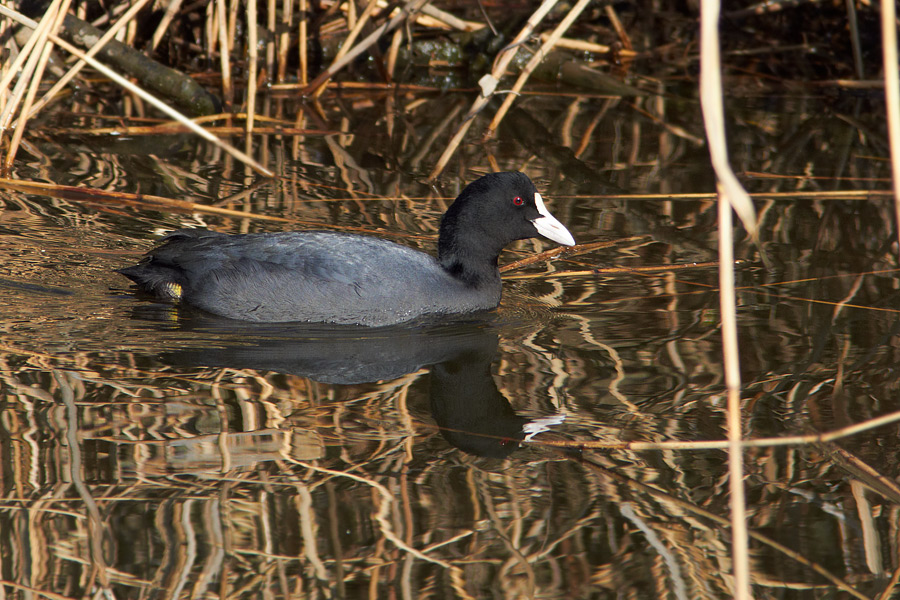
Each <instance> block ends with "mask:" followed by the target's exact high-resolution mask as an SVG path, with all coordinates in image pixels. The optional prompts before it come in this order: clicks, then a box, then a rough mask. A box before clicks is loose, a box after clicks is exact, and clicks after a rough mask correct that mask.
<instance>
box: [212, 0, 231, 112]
mask: <svg viewBox="0 0 900 600" xmlns="http://www.w3.org/2000/svg"><path fill="white" fill-rule="evenodd" d="M226 10H227V9H226V7H225V0H216V7H215V11H216V22H217V23H218V24H219V66H220V67H221V69H222V99H223V100H224V102H225V112H229V113H230V112H231V110H232V106H233V105H234V85H233V84H232V82H231V51H230V49H229V48H228V44H229V38H228V24H227V19H226V18H225V11H226Z"/></svg>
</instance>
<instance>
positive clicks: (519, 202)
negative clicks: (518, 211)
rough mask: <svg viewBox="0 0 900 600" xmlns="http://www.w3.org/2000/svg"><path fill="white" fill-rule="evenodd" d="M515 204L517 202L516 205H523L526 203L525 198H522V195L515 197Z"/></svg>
mask: <svg viewBox="0 0 900 600" xmlns="http://www.w3.org/2000/svg"><path fill="white" fill-rule="evenodd" d="M513 204H515V205H516V206H522V205H523V204H525V200H523V199H522V196H516V197H515V198H513Z"/></svg>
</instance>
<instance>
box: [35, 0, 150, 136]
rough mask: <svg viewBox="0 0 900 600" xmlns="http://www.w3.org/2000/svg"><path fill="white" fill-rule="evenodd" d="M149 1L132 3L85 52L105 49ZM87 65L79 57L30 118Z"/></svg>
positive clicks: (95, 52)
mask: <svg viewBox="0 0 900 600" xmlns="http://www.w3.org/2000/svg"><path fill="white" fill-rule="evenodd" d="M148 1H149V0H138V1H137V2H135V3H134V5H132V6H131V8H129V9H128V11H127V12H126V13H125V14H124V15H122V17H121V18H120V19H118V20H117V21H116V22H115V23H114V24H113V26H112V27H110V28H109V31H107V32H106V33H104V34H103V35H102V36H101V37H100V39H99V40H97V43H96V44H94V45H93V46H91V48H90V49H89V50H88V51H87V52H86V53H85V54H86V56H91V57H93V56H95V55H96V54H97V53H98V52H100V50H102V49H103V47H104V46H105V45H106V43H107V42H108V41H109V40H111V39H113V37H115V35H116V34H117V33H118V32H119V30H120V29H122V28H123V27H125V26H126V25H128V24H129V23H130V22H131V20H132V19H134V17H135V16H136V15H137V13H138V12H140V10H141V9H142V8H144V5H145V4H147V2H148ZM85 65H87V63H86V62H85V61H83V60H81V59H79V60H78V62H76V63H75V64H74V65H72V68H71V69H69V70H68V71H66V74H65V75H63V76H62V77H61V78H60V80H59V81H57V82H56V83H55V84H53V87H51V88H50V89H49V90H48V91H47V93H46V94H44V95H43V96H42V97H41V99H40V100H38V101H37V102H35V104H34V106H32V107H31V110H30V111H28V118H29V119H30V118H32V117H34V116H35V115H36V114H37V113H38V112H39V111H40V110H41V109H42V108H44V107H45V106H47V104H49V103H50V102H51V101H52V100H53V98H55V97H56V95H57V94H59V92H61V91H62V90H63V88H65V87H66V85H68V84H69V82H70V81H71V80H72V78H73V77H75V75H77V74H78V73H79V71H81V69H83V68H84V67H85Z"/></svg>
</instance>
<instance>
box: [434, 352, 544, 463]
mask: <svg viewBox="0 0 900 600" xmlns="http://www.w3.org/2000/svg"><path fill="white" fill-rule="evenodd" d="M496 341H497V339H496V338H494V339H493V342H494V343H493V344H492V345H491V346H490V347H487V346H486V345H485V346H484V347H482V348H470V349H466V350H464V351H463V352H460V353H459V354H457V355H456V356H454V357H453V358H451V359H450V360H446V361H444V362H442V363H440V364H436V365H434V366H433V367H431V414H432V415H433V416H434V420H435V421H437V424H438V426H439V427H440V428H441V434H442V435H443V436H444V439H446V440H447V441H448V442H450V443H451V444H453V445H454V446H456V447H457V448H459V449H460V450H465V451H466V452H470V453H472V454H477V455H479V456H489V457H493V458H503V457H504V456H508V455H509V454H510V453H511V452H512V451H513V450H515V449H516V448H518V446H519V442H520V441H521V440H522V439H523V438H524V437H525V432H524V431H523V429H522V428H523V426H524V425H525V424H526V423H527V422H528V419H526V418H524V417H520V416H518V415H516V412H515V411H514V410H513V408H512V406H511V405H510V403H509V400H507V399H506V396H504V395H503V394H501V393H500V390H498V389H497V383H496V382H495V381H494V378H493V376H492V375H491V361H492V360H493V358H494V353H495V351H496V348H497V344H496Z"/></svg>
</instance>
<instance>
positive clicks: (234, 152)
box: [0, 4, 275, 177]
mask: <svg viewBox="0 0 900 600" xmlns="http://www.w3.org/2000/svg"><path fill="white" fill-rule="evenodd" d="M0 14H4V15H6V16H8V17H11V18H12V19H14V20H15V21H17V22H19V23H21V24H23V25H25V26H27V27H30V28H35V27H37V25H38V24H37V23H35V22H34V21H32V20H31V19H29V18H27V17H25V16H23V15H21V14H19V13H17V12H16V11H14V10H11V9H9V8H8V7H6V6H4V5H3V4H0ZM49 37H50V39H51V40H52V41H53V43H54V44H56V45H57V46H59V47H60V48H62V49H63V50H65V51H66V52H69V53H70V54H72V55H73V56H75V57H77V58H80V59H83V60H84V61H85V62H87V63H88V64H89V65H90V66H91V67H93V68H94V69H96V70H97V71H99V72H100V73H102V74H103V75H104V76H105V77H108V78H109V79H111V80H112V81H113V82H115V83H116V84H118V85H120V86H121V87H123V88H125V89H126V90H127V91H129V92H131V93H133V94H135V95H137V96H139V97H140V98H142V99H143V100H145V101H146V102H149V103H150V104H152V105H153V106H154V107H155V108H156V109H157V110H159V111H161V112H163V113H165V114H167V115H168V116H170V117H171V118H173V119H175V120H176V121H178V122H179V123H181V124H182V125H184V126H186V127H188V128H189V129H190V130H191V131H192V132H193V133H195V134H197V135H199V136H200V137H202V138H203V139H205V140H207V141H208V142H210V143H212V144H214V145H216V146H217V147H219V148H221V149H222V150H224V151H225V152H226V153H228V154H230V155H231V156H233V157H235V158H237V159H238V160H240V161H241V162H243V163H244V164H246V165H248V166H249V167H250V168H252V169H253V170H254V171H256V172H257V173H259V174H260V175H263V176H265V177H274V176H275V174H274V173H272V171H270V170H269V169H267V168H266V167H264V166H262V165H261V164H259V163H258V162H257V161H255V160H253V159H252V158H251V157H250V156H248V155H246V154H244V153H243V152H241V151H240V150H238V149H237V148H235V147H234V146H232V145H230V144H227V143H225V142H223V141H222V140H220V139H219V138H217V137H216V136H214V135H212V134H211V133H209V132H208V131H206V130H205V129H203V128H202V127H200V126H199V125H197V124H196V123H194V122H193V121H192V120H191V119H188V118H187V117H185V116H184V115H183V114H181V113H180V112H178V111H177V110H175V109H173V108H171V107H170V106H169V105H167V104H165V103H164V102H161V101H160V100H158V99H157V98H156V97H155V96H153V95H152V94H150V93H148V92H146V91H145V90H144V89H142V88H140V87H138V86H136V85H134V84H133V83H131V82H130V81H128V80H127V79H125V78H124V77H122V76H121V75H119V74H118V73H116V72H115V71H113V70H112V69H110V68H109V67H107V66H106V65H104V64H103V63H101V62H98V61H97V60H95V59H93V58H91V57H89V56H87V55H85V53H84V52H82V51H81V50H79V49H78V48H76V47H75V46H73V45H72V44H70V43H68V42H67V41H65V40H63V39H62V38H60V37H59V36H56V35H51V36H49Z"/></svg>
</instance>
